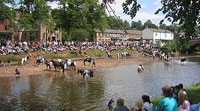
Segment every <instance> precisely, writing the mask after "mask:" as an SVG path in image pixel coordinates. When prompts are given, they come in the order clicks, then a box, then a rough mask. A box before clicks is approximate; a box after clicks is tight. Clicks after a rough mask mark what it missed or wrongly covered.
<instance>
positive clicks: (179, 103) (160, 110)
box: [107, 84, 200, 111]
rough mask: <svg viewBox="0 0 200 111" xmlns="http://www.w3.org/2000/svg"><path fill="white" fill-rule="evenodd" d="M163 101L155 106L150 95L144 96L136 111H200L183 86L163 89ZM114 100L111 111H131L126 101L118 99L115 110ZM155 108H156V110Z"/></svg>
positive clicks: (108, 103)
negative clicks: (125, 103)
mask: <svg viewBox="0 0 200 111" xmlns="http://www.w3.org/2000/svg"><path fill="white" fill-rule="evenodd" d="M162 96H163V99H162V100H160V102H159V104H158V105H157V106H153V104H152V103H151V101H150V97H149V96H148V95H143V96H142V97H141V100H138V101H137V102H136V104H135V106H134V111H200V103H199V104H192V103H191V102H190V101H189V98H188V92H187V90H186V89H184V88H183V84H179V85H176V86H175V87H173V86H168V85H166V86H164V87H162ZM114 102H115V101H114V99H113V98H112V99H110V100H109V101H108V102H107V106H108V109H109V110H110V111H112V110H113V111H130V109H129V108H128V107H127V106H125V105H124V99H122V98H119V99H117V105H116V107H115V108H113V106H112V105H113V103H114ZM154 107H155V108H154Z"/></svg>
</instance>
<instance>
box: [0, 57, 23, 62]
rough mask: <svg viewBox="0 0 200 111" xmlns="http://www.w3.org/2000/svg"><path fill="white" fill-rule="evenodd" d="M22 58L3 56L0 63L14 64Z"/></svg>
mask: <svg viewBox="0 0 200 111" xmlns="http://www.w3.org/2000/svg"><path fill="white" fill-rule="evenodd" d="M20 59H21V58H20V57H17V56H1V57H0V61H2V62H8V61H10V62H13V61H19V60H20Z"/></svg>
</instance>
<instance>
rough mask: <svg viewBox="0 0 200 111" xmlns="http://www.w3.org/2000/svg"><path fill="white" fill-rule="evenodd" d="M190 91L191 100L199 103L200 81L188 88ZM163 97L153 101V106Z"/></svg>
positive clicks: (193, 102)
mask: <svg viewBox="0 0 200 111" xmlns="http://www.w3.org/2000/svg"><path fill="white" fill-rule="evenodd" d="M186 89H187V92H188V98H189V100H190V101H191V103H192V104H198V103H200V95H199V92H200V83H199V84H196V85H194V86H191V87H188V88H186ZM161 99H163V98H156V99H154V100H153V101H152V103H153V106H154V107H156V106H157V105H158V104H159V101H160V100H161Z"/></svg>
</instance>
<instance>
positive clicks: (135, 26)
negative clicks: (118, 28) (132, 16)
mask: <svg viewBox="0 0 200 111" xmlns="http://www.w3.org/2000/svg"><path fill="white" fill-rule="evenodd" d="M131 28H133V29H136V30H143V25H142V22H141V21H140V20H139V21H138V22H134V21H132V22H131Z"/></svg>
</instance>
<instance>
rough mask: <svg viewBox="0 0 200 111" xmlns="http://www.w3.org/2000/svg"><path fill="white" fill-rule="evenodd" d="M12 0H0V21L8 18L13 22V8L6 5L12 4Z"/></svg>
mask: <svg viewBox="0 0 200 111" xmlns="http://www.w3.org/2000/svg"><path fill="white" fill-rule="evenodd" d="M14 4H15V2H14V0H0V22H3V21H4V20H6V19H7V20H10V21H11V22H12V23H13V22H14V10H13V8H12V7H9V6H8V5H14Z"/></svg>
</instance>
